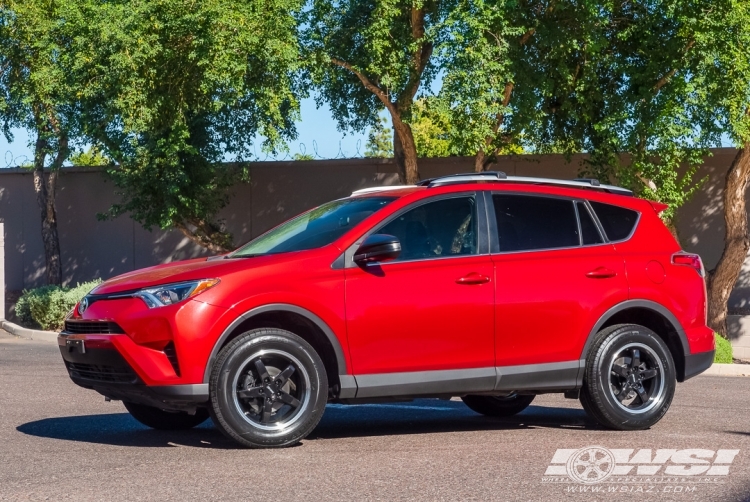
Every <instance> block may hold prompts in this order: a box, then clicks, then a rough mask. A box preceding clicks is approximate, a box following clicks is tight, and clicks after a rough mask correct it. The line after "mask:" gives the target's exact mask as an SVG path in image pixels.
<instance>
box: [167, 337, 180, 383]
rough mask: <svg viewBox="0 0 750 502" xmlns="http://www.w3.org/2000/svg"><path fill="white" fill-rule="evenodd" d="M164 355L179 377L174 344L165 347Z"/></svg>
mask: <svg viewBox="0 0 750 502" xmlns="http://www.w3.org/2000/svg"><path fill="white" fill-rule="evenodd" d="M164 355H165V356H167V359H169V362H170V363H171V364H172V368H174V372H175V373H176V374H177V376H180V363H179V362H178V361H177V351H176V350H175V348H174V342H169V343H168V344H167V346H166V347H164Z"/></svg>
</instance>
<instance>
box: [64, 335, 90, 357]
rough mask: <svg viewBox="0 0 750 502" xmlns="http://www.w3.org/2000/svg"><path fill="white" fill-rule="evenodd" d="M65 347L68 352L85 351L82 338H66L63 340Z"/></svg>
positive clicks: (79, 352)
mask: <svg viewBox="0 0 750 502" xmlns="http://www.w3.org/2000/svg"><path fill="white" fill-rule="evenodd" d="M65 347H67V349H68V352H77V353H78V354H85V353H86V343H85V341H84V340H75V339H73V340H71V339H70V338H68V339H67V340H65Z"/></svg>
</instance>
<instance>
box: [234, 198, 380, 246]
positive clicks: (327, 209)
mask: <svg viewBox="0 0 750 502" xmlns="http://www.w3.org/2000/svg"><path fill="white" fill-rule="evenodd" d="M393 200H395V198H394V197H361V198H353V199H342V200H336V201H333V202H329V203H328V204H323V205H322V206H319V207H316V208H315V209H313V210H312V211H308V212H306V213H304V214H301V215H300V216H297V217H296V218H294V219H291V220H289V221H287V222H286V223H282V224H281V225H279V226H278V227H276V228H274V229H273V230H270V231H269V232H266V233H265V234H263V235H261V236H260V237H258V238H256V239H254V240H252V241H250V242H249V243H247V244H245V245H244V246H243V247H241V248H240V249H238V250H237V251H236V252H235V253H234V254H232V255H231V257H233V258H234V257H237V258H242V257H246V256H257V255H260V254H273V253H285V252H289V251H303V250H305V249H313V248H318V247H322V246H325V245H327V244H330V243H332V242H333V241H335V240H336V239H338V238H339V237H341V236H342V235H344V233H345V232H346V231H347V230H349V229H351V228H352V227H353V226H354V225H356V224H357V223H359V222H360V221H362V220H364V219H365V218H367V217H368V216H370V215H371V214H373V213H374V212H375V211H378V210H379V209H381V208H383V207H385V206H386V205H387V204H388V203H389V202H391V201H393Z"/></svg>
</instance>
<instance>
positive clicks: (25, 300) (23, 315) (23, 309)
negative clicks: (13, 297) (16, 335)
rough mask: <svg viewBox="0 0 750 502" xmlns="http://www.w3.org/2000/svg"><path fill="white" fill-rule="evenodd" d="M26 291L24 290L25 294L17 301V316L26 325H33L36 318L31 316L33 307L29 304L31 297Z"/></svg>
mask: <svg viewBox="0 0 750 502" xmlns="http://www.w3.org/2000/svg"><path fill="white" fill-rule="evenodd" d="M26 293H27V292H26V291H24V292H23V296H21V298H19V299H18V301H17V302H16V317H18V320H19V321H20V322H21V324H23V325H24V326H27V327H29V326H31V325H33V324H34V319H33V318H32V317H31V308H30V306H29V297H28V296H26Z"/></svg>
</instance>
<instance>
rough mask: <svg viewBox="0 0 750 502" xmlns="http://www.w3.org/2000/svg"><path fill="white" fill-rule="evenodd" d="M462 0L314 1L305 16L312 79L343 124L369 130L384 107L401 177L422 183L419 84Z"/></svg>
mask: <svg viewBox="0 0 750 502" xmlns="http://www.w3.org/2000/svg"><path fill="white" fill-rule="evenodd" d="M456 3H457V0H453V1H451V0H448V1H445V0H333V1H331V0H312V2H311V4H310V8H309V9H308V10H307V11H306V12H305V13H304V15H303V16H302V26H303V27H304V28H303V29H302V32H301V37H302V40H303V44H304V46H305V47H306V49H307V50H308V51H309V55H310V57H311V58H312V61H313V63H312V64H311V65H310V68H311V69H310V72H311V76H312V81H313V82H314V84H315V85H316V86H317V88H318V90H319V91H320V97H319V99H320V100H321V101H326V102H327V103H328V104H329V105H330V107H331V110H332V111H333V115H334V117H335V118H336V120H337V121H338V122H339V125H340V126H341V127H342V128H349V129H353V130H364V129H365V128H366V127H368V126H371V125H374V124H376V122H377V120H378V113H379V112H380V111H381V110H382V109H385V110H386V111H387V112H388V114H389V115H390V118H391V126H392V128H393V131H394V135H393V140H394V143H393V144H394V157H395V159H396V164H397V166H398V169H399V176H400V178H401V180H402V182H405V183H415V182H417V181H418V180H419V169H418V165H417V148H416V144H415V138H414V135H413V132H412V128H411V126H410V122H411V114H412V107H413V105H414V101H415V99H416V98H417V96H418V93H419V92H420V90H421V89H423V88H424V87H425V85H426V84H429V82H430V81H431V80H432V79H433V78H434V77H435V75H436V73H437V71H438V70H439V64H438V63H437V62H436V61H435V60H434V58H433V57H432V56H433V52H434V51H435V48H436V47H438V46H440V45H441V44H444V43H446V42H447V41H448V40H449V39H450V36H451V34H450V32H449V31H448V30H447V29H446V28H447V25H446V23H445V21H446V19H447V17H448V15H449V13H450V12H451V11H452V10H453V9H454V8H455V5H456Z"/></svg>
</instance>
